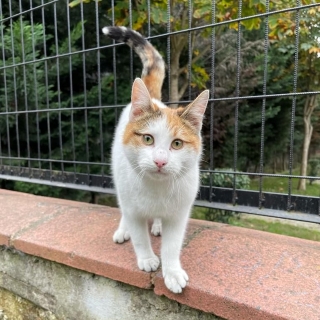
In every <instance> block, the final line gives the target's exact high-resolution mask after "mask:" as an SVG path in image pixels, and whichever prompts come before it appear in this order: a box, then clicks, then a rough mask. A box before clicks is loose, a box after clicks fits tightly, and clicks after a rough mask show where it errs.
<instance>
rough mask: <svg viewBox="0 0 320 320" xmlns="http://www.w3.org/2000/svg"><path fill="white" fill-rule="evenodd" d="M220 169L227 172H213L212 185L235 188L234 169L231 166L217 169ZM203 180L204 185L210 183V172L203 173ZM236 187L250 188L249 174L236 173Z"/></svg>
mask: <svg viewBox="0 0 320 320" xmlns="http://www.w3.org/2000/svg"><path fill="white" fill-rule="evenodd" d="M216 170H218V171H226V172H225V173H214V174H212V185H213V186H214V187H222V188H233V186H234V173H233V172H234V171H233V169H229V168H227V169H226V168H222V169H216ZM201 182H202V184H203V185H209V184H210V173H202V174H201ZM235 183H236V185H235V188H236V189H249V188H250V178H249V176H248V175H244V174H241V175H236V179H235Z"/></svg>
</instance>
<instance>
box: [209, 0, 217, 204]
mask: <svg viewBox="0 0 320 320" xmlns="http://www.w3.org/2000/svg"><path fill="white" fill-rule="evenodd" d="M215 22H216V2H215V1H212V6H211V23H212V24H214V23H215ZM215 51H216V29H215V27H213V28H212V30H211V99H212V101H211V102H210V162H209V166H210V168H209V169H210V170H211V171H212V170H213V168H214V159H213V157H214V154H213V123H214V100H213V99H214V80H215ZM212 187H213V179H212V173H210V193H209V201H210V202H212V198H213V189H212Z"/></svg>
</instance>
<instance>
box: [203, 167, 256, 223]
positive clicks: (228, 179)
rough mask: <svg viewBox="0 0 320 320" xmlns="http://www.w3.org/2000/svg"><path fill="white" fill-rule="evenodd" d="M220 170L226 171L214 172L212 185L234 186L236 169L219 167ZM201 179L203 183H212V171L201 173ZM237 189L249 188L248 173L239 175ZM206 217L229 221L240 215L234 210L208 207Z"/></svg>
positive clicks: (213, 219) (224, 221)
mask: <svg viewBox="0 0 320 320" xmlns="http://www.w3.org/2000/svg"><path fill="white" fill-rule="evenodd" d="M219 171H225V173H214V174H212V185H213V186H214V187H222V188H233V185H234V171H233V169H229V168H227V169H225V168H223V169H219ZM201 181H202V184H203V185H209V184H210V173H203V174H202V175H201ZM235 183H236V185H235V187H236V189H249V188H250V178H249V176H248V175H237V176H236V179H235ZM204 216H205V219H206V220H208V221H216V222H222V223H228V222H229V221H230V219H232V218H236V217H237V218H238V215H237V214H236V213H235V212H234V211H226V210H220V209H212V208H208V209H207V210H206V212H205V213H204Z"/></svg>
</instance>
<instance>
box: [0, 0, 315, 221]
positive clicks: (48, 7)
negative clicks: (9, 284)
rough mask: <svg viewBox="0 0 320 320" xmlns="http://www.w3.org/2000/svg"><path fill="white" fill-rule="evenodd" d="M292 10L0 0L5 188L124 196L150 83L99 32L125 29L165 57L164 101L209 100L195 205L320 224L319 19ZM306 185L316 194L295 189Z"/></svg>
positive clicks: (0, 139) (129, 55) (132, 59)
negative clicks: (304, 165)
mask: <svg viewBox="0 0 320 320" xmlns="http://www.w3.org/2000/svg"><path fill="white" fill-rule="evenodd" d="M74 2H75V1H73V2H72V1H71V2H70V3H71V4H73V3H74ZM224 3H225V4H224ZM290 3H291V2H290V1H288V2H285V3H283V5H282V6H278V7H277V6H276V5H275V3H274V2H270V3H269V1H264V2H263V1H261V3H260V2H259V1H258V2H257V4H256V5H253V4H249V2H248V3H247V1H229V2H228V1H224V2H223V1H216V2H215V1H203V2H199V3H198V2H193V1H173V2H170V1H168V2H166V1H157V2H151V1H139V2H135V3H132V2H131V1H129V2H128V3H127V2H123V1H111V2H110V1H100V2H99V1H91V2H90V3H83V2H82V1H79V3H78V5H75V6H69V4H68V3H67V2H64V1H60V2H58V1H57V0H53V1H45V0H30V1H22V0H19V1H15V2H12V1H0V17H1V18H0V22H1V25H0V28H1V29H0V32H1V34H0V38H1V40H0V47H1V48H0V55H1V61H0V82H1V86H0V95H1V99H0V179H2V181H14V182H15V183H17V182H26V183H33V184H40V185H47V186H56V187H65V188H70V189H79V190H86V191H92V192H100V193H110V194H113V193H114V190H113V188H112V179H111V174H110V161H109V160H110V147H111V143H112V137H113V131H114V126H115V124H116V122H117V119H118V116H119V113H120V112H121V109H122V108H123V107H124V106H125V105H126V104H127V103H128V102H129V101H130V90H131V84H132V82H133V80H134V78H135V77H136V76H140V71H141V63H140V61H139V59H138V58H137V57H136V56H135V55H134V53H133V52H132V50H130V49H129V48H128V47H127V46H124V45H122V44H117V43H113V42H112V41H111V40H108V39H106V38H105V37H104V36H103V35H102V34H101V28H102V27H103V26H106V25H114V24H120V23H122V24H123V25H126V26H129V27H132V28H139V31H141V33H143V34H144V35H145V36H146V37H147V38H148V39H149V40H150V41H151V42H152V43H153V44H154V45H155V46H156V47H157V48H158V49H159V51H160V52H161V54H163V56H164V57H165V60H166V64H167V76H166V80H165V84H164V89H163V101H164V102H165V103H167V104H168V105H172V107H174V106H175V105H176V104H178V103H179V104H182V105H185V104H187V103H188V102H190V101H191V100H192V99H193V98H195V96H196V95H197V94H198V93H199V92H200V91H201V90H203V89H204V88H209V89H210V91H211V97H210V102H209V105H208V108H207V113H206V119H205V123H204V128H203V137H204V149H205V152H204V156H203V162H202V167H201V168H202V175H201V177H202V185H201V189H200V192H199V197H198V200H197V201H196V204H197V205H200V206H205V207H210V208H215V209H220V210H229V211H236V212H247V213H255V214H260V215H268V216H275V217H282V218H288V219H297V220H304V221H311V222H320V218H319V213H320V185H319V187H318V185H317V183H316V182H317V179H320V177H319V176H318V173H317V170H315V169H314V170H313V171H310V164H311V162H310V161H311V160H313V161H314V163H315V165H313V166H311V167H312V168H317V156H318V154H319V153H320V149H319V148H318V147H317V143H318V142H319V139H318V133H319V132H320V128H318V126H317V125H316V123H317V118H318V116H320V114H319V113H317V99H318V98H317V97H318V94H319V93H320V91H319V90H318V86H317V83H318V82H317V81H318V80H319V76H318V70H317V68H316V64H317V61H316V60H317V59H318V55H319V52H320V49H319V47H320V44H319V45H318V46H317V42H318V41H319V40H318V39H319V35H318V34H317V33H316V32H313V31H312V30H315V29H319V28H317V27H318V22H317V18H318V16H319V15H320V10H319V8H320V7H319V6H318V4H317V2H316V1H314V2H312V1H306V2H304V3H303V4H302V3H300V1H296V2H294V1H293V2H292V3H291V4H290ZM308 64H310V65H308ZM308 66H309V68H308ZM311 78H312V83H311V82H310V81H309V82H308V81H307V80H308V79H309V80H310V79H311ZM312 106H313V109H312V108H311V107H312ZM308 107H310V108H311V109H312V110H311V116H310V117H311V118H310V119H311V120H310V121H311V123H312V122H313V123H314V128H313V129H314V130H313V135H312V139H311V143H310V147H309V151H308V152H307V154H308V159H309V167H308V168H309V171H307V172H306V173H305V174H302V173H301V171H299V168H300V164H301V162H302V161H303V160H302V150H303V145H304V144H303V139H304V138H305V136H306V135H307V134H306V133H305V131H304V121H305V117H306V114H307V111H306V110H307V109H308ZM310 159H311V160H310ZM301 179H306V180H307V181H311V182H313V183H312V188H313V189H312V190H313V191H312V194H309V195H307V194H308V193H306V192H299V191H298V190H297V185H298V182H299V181H300V180H301ZM308 183H309V182H308ZM2 186H3V187H5V186H6V183H5V182H4V183H3V184H2ZM307 187H308V188H309V185H307ZM317 188H318V189H317Z"/></svg>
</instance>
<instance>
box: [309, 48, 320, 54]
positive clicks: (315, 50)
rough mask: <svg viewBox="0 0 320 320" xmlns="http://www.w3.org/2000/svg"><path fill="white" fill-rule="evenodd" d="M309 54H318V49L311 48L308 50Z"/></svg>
mask: <svg viewBox="0 0 320 320" xmlns="http://www.w3.org/2000/svg"><path fill="white" fill-rule="evenodd" d="M309 53H320V48H317V47H312V48H310V49H309Z"/></svg>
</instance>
